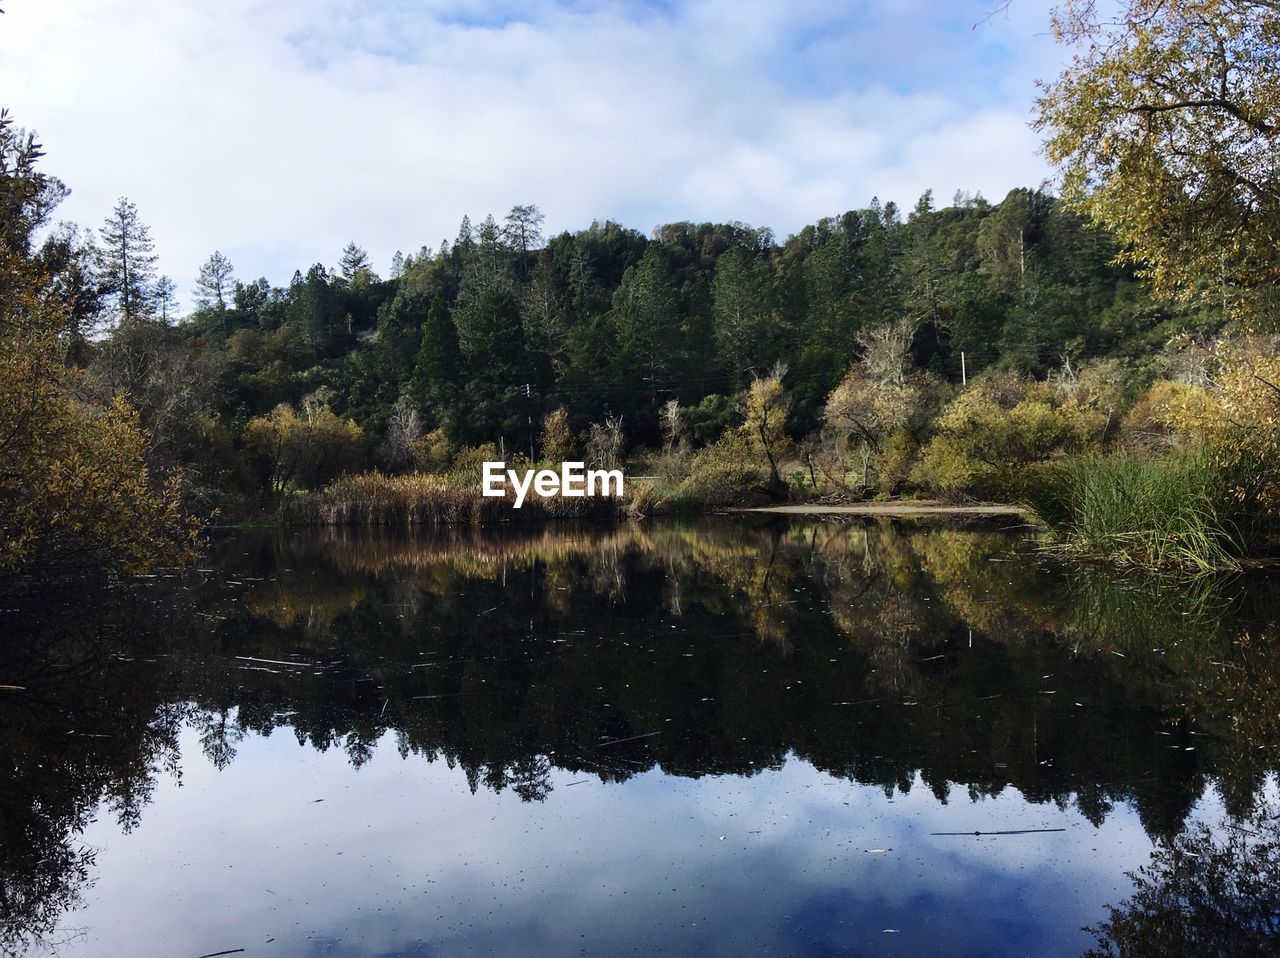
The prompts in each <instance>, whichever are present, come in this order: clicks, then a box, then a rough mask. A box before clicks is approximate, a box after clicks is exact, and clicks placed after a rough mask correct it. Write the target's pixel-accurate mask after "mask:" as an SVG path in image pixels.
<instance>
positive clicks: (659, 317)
mask: <svg viewBox="0 0 1280 958" xmlns="http://www.w3.org/2000/svg"><path fill="white" fill-rule="evenodd" d="M618 294H619V303H618V308H617V309H616V312H617V315H618V319H617V323H618V340H619V345H620V346H621V356H619V357H617V358H618V359H620V360H621V364H622V365H623V366H625V367H627V368H629V369H630V370H631V375H632V376H636V375H637V374H639V375H638V377H637V378H640V379H642V380H643V381H644V382H645V383H646V384H647V386H648V389H647V392H648V393H649V394H650V395H651V396H652V395H654V394H656V392H657V390H658V388H659V382H658V380H659V377H660V376H662V375H663V374H664V373H666V372H667V370H668V368H669V366H670V361H671V353H672V350H673V348H674V346H675V343H676V341H677V337H676V336H675V332H676V330H677V327H678V319H679V316H678V306H679V301H678V299H677V297H676V283H675V277H674V275H673V273H672V269H671V264H670V263H669V262H668V260H667V258H666V256H665V254H664V253H663V252H662V251H661V250H660V249H659V248H658V245H657V244H656V243H655V244H653V245H651V246H650V247H649V248H648V249H646V250H645V253H644V256H643V257H641V259H640V263H639V264H638V265H637V266H635V267H634V268H633V269H629V270H627V273H626V275H625V276H624V277H623V280H622V286H621V287H620V288H619V290H618Z"/></svg>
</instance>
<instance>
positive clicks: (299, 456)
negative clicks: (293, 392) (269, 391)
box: [244, 403, 364, 492]
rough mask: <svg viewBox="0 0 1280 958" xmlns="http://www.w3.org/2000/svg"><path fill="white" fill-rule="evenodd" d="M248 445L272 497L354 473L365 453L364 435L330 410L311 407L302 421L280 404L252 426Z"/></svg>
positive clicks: (247, 432) (247, 430)
mask: <svg viewBox="0 0 1280 958" xmlns="http://www.w3.org/2000/svg"><path fill="white" fill-rule="evenodd" d="M244 445H245V448H246V450H248V452H249V453H250V455H251V456H254V457H255V458H256V459H257V460H258V462H259V464H260V468H261V469H262V471H263V473H264V479H265V481H266V482H267V483H268V484H269V486H270V488H271V490H272V491H273V492H283V491H284V490H286V489H288V488H289V487H290V486H291V485H292V484H293V483H295V482H297V483H300V484H302V485H303V486H305V487H308V488H316V487H318V486H320V485H323V484H324V483H325V482H327V481H329V480H330V479H332V478H334V477H335V476H338V475H341V474H342V473H343V472H345V471H347V470H348V469H353V468H355V467H356V466H357V465H358V464H359V461H360V457H361V453H362V452H363V449H364V431H363V430H362V429H361V428H360V427H359V426H358V425H356V424H355V423H354V422H352V421H351V420H350V419H343V418H339V417H338V416H336V415H334V413H333V411H332V410H331V409H329V407H328V406H326V405H317V404H312V405H308V406H307V407H306V408H305V409H304V411H303V414H302V415H299V414H298V413H297V411H295V410H294V408H293V407H292V406H289V405H288V404H286V403H281V404H280V405H279V406H276V408H275V409H273V410H272V411H271V412H270V413H269V414H267V415H265V416H255V417H254V418H253V419H250V420H249V423H248V425H247V426H246V427H245V431H244Z"/></svg>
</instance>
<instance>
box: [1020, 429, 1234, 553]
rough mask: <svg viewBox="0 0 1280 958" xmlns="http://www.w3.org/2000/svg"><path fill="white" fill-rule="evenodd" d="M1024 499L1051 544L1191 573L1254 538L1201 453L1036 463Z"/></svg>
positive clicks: (1222, 480)
mask: <svg viewBox="0 0 1280 958" xmlns="http://www.w3.org/2000/svg"><path fill="white" fill-rule="evenodd" d="M1026 498H1027V499H1028V502H1029V504H1030V505H1031V506H1032V508H1034V509H1035V511H1036V512H1037V513H1038V514H1039V516H1040V518H1041V519H1042V520H1044V522H1045V523H1046V524H1047V525H1048V526H1049V529H1050V531H1051V533H1052V534H1053V535H1054V537H1055V539H1056V540H1057V542H1058V544H1059V545H1061V546H1062V547H1063V548H1064V549H1065V550H1067V551H1069V552H1071V553H1074V554H1076V555H1078V556H1081V557H1086V558H1099V559H1107V560H1110V561H1114V562H1118V563H1121V564H1126V565H1136V566H1144V567H1148V568H1161V569H1178V570H1183V571H1190V572H1194V573H1207V572H1212V571H1215V570H1222V569H1232V568H1238V567H1239V565H1240V561H1241V560H1242V559H1243V558H1244V557H1245V556H1247V555H1249V554H1250V551H1251V549H1252V548H1254V546H1256V545H1257V543H1256V542H1255V541H1253V540H1254V538H1255V536H1254V531H1255V530H1256V528H1257V523H1256V522H1254V521H1253V520H1252V517H1248V516H1244V515H1242V514H1241V512H1240V510H1239V507H1238V505H1237V504H1236V503H1235V502H1234V501H1233V497H1232V496H1231V495H1230V494H1229V486H1228V482H1227V477H1225V476H1224V475H1223V474H1222V471H1221V470H1220V469H1219V468H1218V467H1217V466H1216V465H1215V463H1214V462H1213V461H1212V460H1211V459H1210V458H1209V456H1207V455H1205V454H1203V453H1198V452H1188V453H1182V454H1177V455H1170V456H1165V457H1159V458H1157V457H1148V456H1141V455H1135V454H1129V453H1116V454H1111V455H1090V456H1081V457H1076V458H1071V459H1066V460H1062V461H1059V462H1056V463H1053V464H1050V465H1047V466H1044V467H1042V468H1041V469H1040V470H1039V471H1038V472H1037V473H1036V475H1035V476H1034V477H1033V478H1032V481H1031V482H1030V483H1029V485H1028V489H1027V495H1026Z"/></svg>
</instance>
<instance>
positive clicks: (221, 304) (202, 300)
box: [196, 250, 236, 312]
mask: <svg viewBox="0 0 1280 958" xmlns="http://www.w3.org/2000/svg"><path fill="white" fill-rule="evenodd" d="M234 273H235V269H234V268H233V267H232V265H231V260H229V259H227V258H226V257H225V256H223V255H222V253H221V252H219V251H218V250H214V251H213V253H212V254H211V255H210V256H209V258H208V259H207V260H205V262H204V265H203V266H201V267H200V274H199V275H198V276H197V277H196V294H197V295H196V305H197V306H198V307H199V308H200V309H208V310H217V311H218V312H223V311H224V310H226V308H227V301H228V300H229V299H230V298H231V292H232V290H233V289H235V282H236V281H235V276H234Z"/></svg>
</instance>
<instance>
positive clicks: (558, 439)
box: [538, 407, 574, 465]
mask: <svg viewBox="0 0 1280 958" xmlns="http://www.w3.org/2000/svg"><path fill="white" fill-rule="evenodd" d="M538 446H539V449H540V451H541V453H542V461H543V462H547V463H551V464H552V465H554V464H556V463H560V462H567V461H569V460H571V459H572V458H573V447H574V440H573V430H572V429H570V428H569V414H568V413H567V412H565V411H564V408H563V407H561V408H559V409H553V410H551V412H549V413H547V415H546V418H545V419H543V420H542V436H541V438H540V441H539V443H538Z"/></svg>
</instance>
